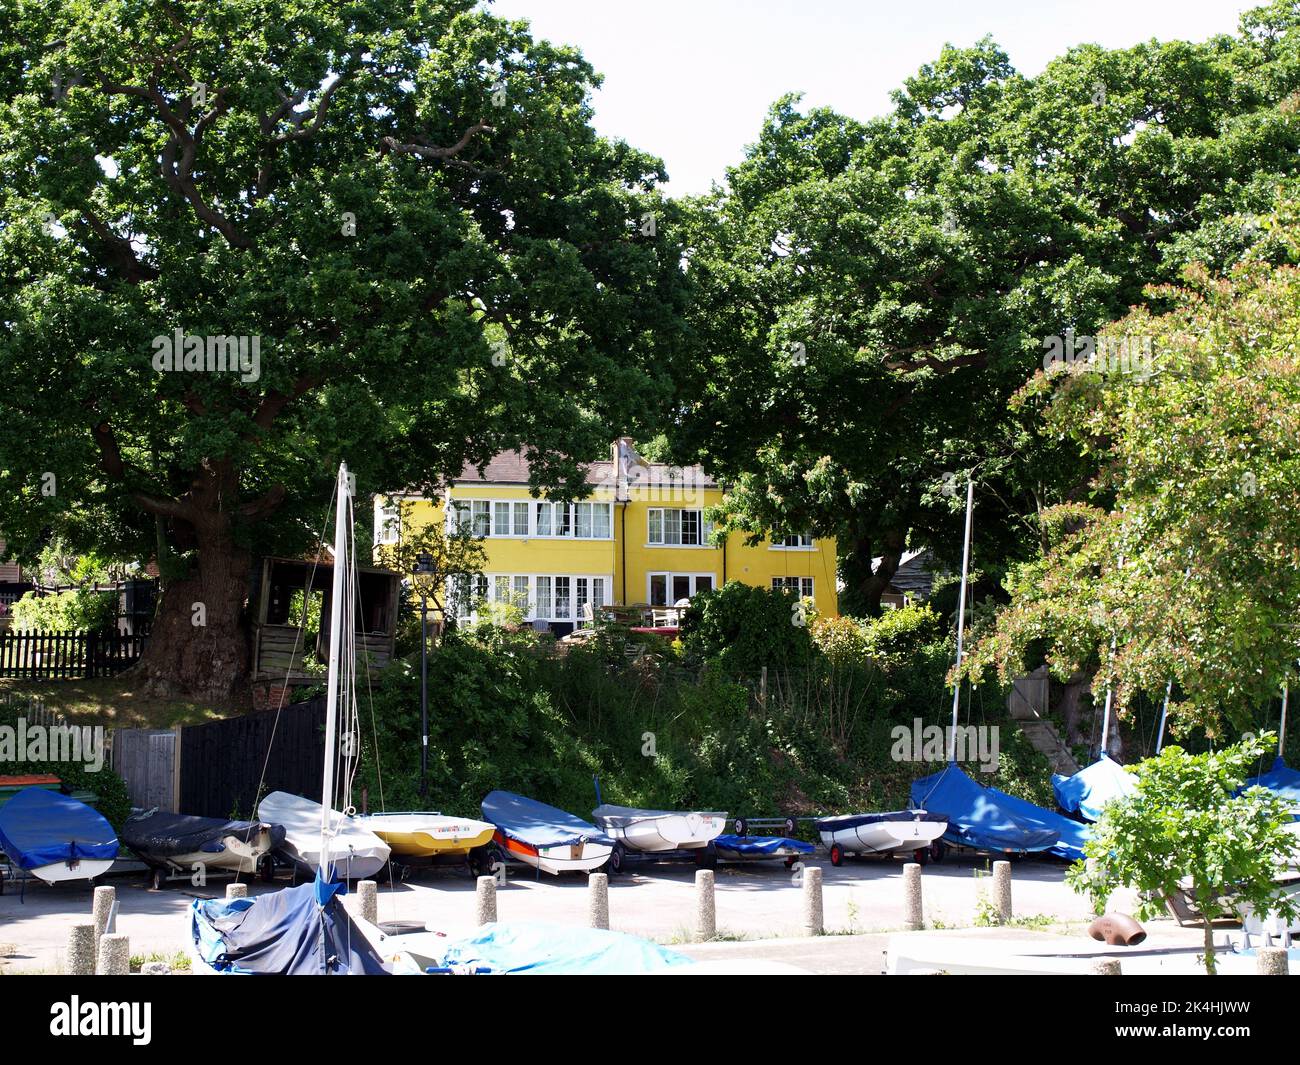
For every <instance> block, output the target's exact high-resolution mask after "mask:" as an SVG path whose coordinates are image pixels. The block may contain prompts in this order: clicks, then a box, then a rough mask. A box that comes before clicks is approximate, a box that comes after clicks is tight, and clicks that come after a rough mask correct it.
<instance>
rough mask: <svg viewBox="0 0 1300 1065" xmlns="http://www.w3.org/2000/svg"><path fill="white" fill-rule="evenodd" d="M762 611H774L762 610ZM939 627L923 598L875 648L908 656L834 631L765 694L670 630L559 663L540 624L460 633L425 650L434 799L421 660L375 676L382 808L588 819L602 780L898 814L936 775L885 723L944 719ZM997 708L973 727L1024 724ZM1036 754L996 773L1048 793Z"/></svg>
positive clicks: (745, 806)
mask: <svg viewBox="0 0 1300 1065" xmlns="http://www.w3.org/2000/svg"><path fill="white" fill-rule="evenodd" d="M778 601H779V600H778ZM784 609H785V610H788V609H789V604H788V602H787V603H785V604H784ZM787 616H788V615H786V614H785V613H783V614H782V617H783V618H784V617H787ZM753 620H755V621H756V623H757V624H759V625H766V624H768V622H769V620H770V619H769V618H768V617H767V615H766V614H765V613H764V612H763V611H758V612H757V613H756V615H755V617H754V619H753ZM814 624H815V627H816V631H817V632H819V633H820V634H821V637H820V638H821V639H822V640H823V641H827V640H829V639H830V638H829V637H827V636H826V634H827V633H828V632H830V631H831V630H833V629H834V630H839V631H840V633H841V634H842V635H844V634H846V633H847V629H846V626H845V625H840V624H838V623H836V624H835V625H829V624H827V623H826V622H825V621H824V620H823V619H817V620H816V621H815V623H814ZM848 624H849V625H854V624H855V623H852V622H849V623H848ZM934 626H935V622H934V620H933V618H932V617H931V616H929V615H927V613H926V612H925V611H924V610H921V609H918V610H916V611H913V612H910V613H909V614H906V615H904V617H903V619H900V620H898V621H895V622H893V623H892V625H891V624H884V625H883V628H882V631H881V633H879V634H878V635H879V639H880V643H881V645H882V646H884V647H891V648H894V649H895V651H896V653H894V654H889V655H885V656H884V659H883V664H881V663H879V662H877V661H876V659H874V658H873V657H871V656H870V655H866V654H865V653H864V649H865V648H866V647H867V645H868V639H869V637H868V636H867V635H864V634H865V633H869V632H870V631H871V630H872V628H873V626H872V625H864V626H860V627H859V630H858V632H857V635H856V636H848V635H845V637H844V639H843V640H840V639H839V637H836V640H838V641H839V642H838V643H837V644H836V646H837V647H838V648H839V650H838V651H834V652H833V653H831V654H826V655H823V654H819V653H811V654H810V655H809V657H808V658H807V660H806V661H805V662H804V664H803V665H802V666H801V667H800V668H798V669H781V668H775V667H773V668H770V669H769V673H768V686H767V689H766V691H765V692H763V691H762V690H761V689H760V687H759V683H758V677H757V675H756V674H738V673H731V672H728V671H726V670H724V669H722V668H721V667H720V663H719V662H718V661H716V660H715V661H712V662H706V663H704V664H703V665H700V664H699V663H698V662H697V661H696V660H694V659H693V658H692V657H691V656H689V655H688V657H687V662H688V664H687V665H683V663H682V662H680V661H679V660H678V658H677V656H676V655H675V654H674V653H673V652H672V650H671V649H670V648H669V647H668V646H667V645H666V644H665V643H664V641H662V640H658V639H654V638H646V637H638V636H637V635H636V634H631V633H629V632H628V631H627V630H626V629H625V628H623V627H621V626H616V625H605V626H601V627H599V628H598V629H597V631H596V633H595V635H594V636H592V637H591V638H590V639H589V640H587V641H586V642H584V643H583V644H580V645H575V646H572V647H569V648H567V649H566V652H565V653H564V654H563V655H558V656H556V655H551V654H546V653H543V651H542V644H541V642H540V641H539V640H538V638H537V637H536V635H535V634H533V633H532V632H530V631H528V630H523V631H517V632H516V631H512V630H511V629H510V628H509V627H503V626H499V625H489V624H483V625H477V626H474V627H473V628H471V629H468V630H460V631H457V632H455V633H454V634H451V635H449V636H448V638H447V639H446V640H445V641H444V643H443V645H442V646H441V647H438V648H434V649H433V650H432V651H431V652H430V658H429V677H430V688H429V718H430V740H429V744H430V746H429V765H430V792H429V796H428V797H427V798H426V799H421V798H420V796H419V795H418V793H417V791H416V787H417V781H418V775H419V774H418V766H419V750H420V743H419V667H418V661H417V662H415V663H409V662H404V661H398V662H396V663H394V665H393V666H392V667H391V668H389V669H388V670H386V671H385V672H384V673H383V674H382V675H381V677H380V679H379V683H378V686H377V688H376V691H375V703H374V715H375V732H376V734H377V738H378V750H379V752H380V758H379V759H378V762H379V764H380V765H382V771H383V800H382V801H383V802H384V804H385V805H386V806H387V807H388V808H389V809H399V808H403V807H405V808H411V807H412V806H413V805H417V804H421V803H422V804H423V805H425V806H426V807H428V806H432V807H434V808H443V809H447V810H449V811H453V812H463V813H469V812H471V811H473V810H475V809H476V808H477V806H478V803H479V801H480V800H481V799H482V798H483V796H484V795H485V794H486V793H487V792H488V791H490V790H492V789H494V788H505V789H507V790H513V791H520V792H523V793H525V794H528V795H532V796H534V797H536V798H538V799H541V800H542V801H544V802H549V803H552V804H554V805H557V806H560V807H562V808H564V809H568V810H571V811H573V812H574V813H577V814H579V815H585V814H586V813H587V812H588V811H590V810H591V809H592V807H593V806H594V804H595V803H594V800H595V792H594V789H593V787H592V777H593V775H595V776H599V778H600V781H601V790H602V794H603V796H604V797H605V799H606V800H607V801H610V802H618V803H624V804H627V805H633V806H644V807H651V808H660V809H663V808H681V807H694V808H707V809H725V810H727V811H729V812H732V813H736V814H745V815H749V816H761V815H765V814H773V813H783V812H788V811H794V812H801V813H814V812H824V811H831V810H847V809H855V808H862V809H871V808H881V807H882V806H883V807H887V808H896V807H898V806H901V805H905V804H906V803H907V801H908V789H909V787H910V784H911V782H912V780H913V779H915V778H916V777H917V776H919V775H921V774H922V773H924V772H926V771H928V770H927V769H926V767H918V766H916V765H915V764H912V763H899V762H894V761H893V760H892V759H891V757H890V750H891V746H892V741H891V738H890V734H889V730H890V728H891V727H892V726H893V725H894V724H897V723H905V724H908V725H911V724H912V722H913V720H914V719H915V718H917V717H919V718H921V719H922V720H923V722H924V723H926V724H943V723H946V722H947V715H948V699H947V693H946V690H945V673H946V671H947V667H948V663H949V661H950V660H951V655H952V642H951V639H949V638H946V637H942V636H940V637H939V638H937V639H933V640H932V641H931V642H928V643H921V642H919V641H920V640H921V639H922V634H923V633H926V632H927V631H929V632H932V631H933V629H934ZM640 639H649V642H648V643H647V644H646V647H647V649H648V650H649V649H650V648H654V650H652V651H651V653H649V654H647V655H645V656H643V657H641V658H640V659H639V660H638V661H637V662H636V663H635V664H634V665H629V663H628V659H627V656H626V649H627V647H628V645H629V643H630V642H632V641H633V640H640ZM908 641H917V642H916V643H915V644H914V646H913V650H912V657H911V658H910V659H905V658H904V657H903V654H902V653H901V650H899V649H900V648H901V647H902V646H903V645H904V644H906V643H907V642H908ZM742 642H744V643H746V645H748V642H747V641H742ZM841 651H842V652H843V653H840V652H841ZM989 703H990V712H989V713H988V714H985V713H984V712H983V708H982V701H979V706H978V707H977V709H976V710H975V711H974V713H973V716H974V718H975V723H980V724H1002V725H1003V726H1004V735H1005V734H1006V733H1007V732H1014V731H1015V730H1014V727H1012V728H1007V727H1005V726H1006V725H1007V723H1006V722H1005V721H1004V719H1003V717H1002V714H1003V709H1002V700H1001V699H1000V698H997V697H995V698H993V699H991V700H989ZM364 714H365V712H364V710H363V727H362V731H363V733H364V734H365V735H364V737H363V765H362V769H361V775H360V782H361V784H363V785H364V786H366V787H368V789H369V793H370V803H371V805H372V807H377V806H378V805H379V803H380V790H379V773H378V766H377V764H376V759H375V757H374V752H375V743H374V737H372V736H370V735H369V733H370V727H369V725H368V724H367V723H366V722H365V721H364ZM1005 746H1006V743H1005V741H1004V747H1005ZM1025 747H1026V750H1025V751H1020V750H1018V749H1017V748H1016V747H1015V746H1014V744H1012V747H1011V750H1010V752H1008V751H1006V750H1004V752H1003V758H1002V765H1001V767H1000V771H999V773H998V774H997V775H996V776H994V777H993V778H992V780H993V782H995V783H997V784H998V786H1000V787H1002V788H1004V789H1006V790H1008V791H1011V792H1013V793H1014V794H1018V795H1025V796H1026V797H1028V798H1032V799H1034V800H1035V801H1043V798H1044V796H1043V794H1042V789H1043V788H1044V787H1046V781H1047V779H1048V775H1049V773H1048V770H1047V766H1046V763H1045V762H1044V761H1043V760H1042V758H1041V756H1036V752H1033V751H1032V749H1029V748H1028V747H1027V745H1025ZM1035 756H1036V757H1037V761H1036V762H1035V761H1034V757H1035Z"/></svg>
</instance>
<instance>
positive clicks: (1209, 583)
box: [967, 201, 1300, 737]
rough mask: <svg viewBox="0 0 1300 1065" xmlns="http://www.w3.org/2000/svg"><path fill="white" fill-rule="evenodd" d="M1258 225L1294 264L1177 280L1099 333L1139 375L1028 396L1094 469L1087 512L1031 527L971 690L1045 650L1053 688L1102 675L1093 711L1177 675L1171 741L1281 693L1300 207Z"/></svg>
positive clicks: (1295, 493)
mask: <svg viewBox="0 0 1300 1065" xmlns="http://www.w3.org/2000/svg"><path fill="white" fill-rule="evenodd" d="M1266 229H1267V232H1268V233H1269V239H1270V242H1271V244H1270V246H1271V247H1272V248H1273V249H1274V250H1275V251H1276V249H1283V252H1284V254H1285V257H1286V258H1287V259H1288V260H1290V262H1288V263H1287V264H1284V265H1278V264H1276V263H1274V262H1273V261H1271V259H1272V256H1269V255H1264V254H1262V253H1261V254H1252V255H1249V256H1247V257H1246V258H1245V259H1243V260H1242V262H1241V263H1239V264H1238V265H1237V266H1235V267H1234V268H1233V270H1232V271H1231V273H1230V274H1229V275H1228V277H1226V278H1213V277H1211V276H1209V275H1208V274H1207V273H1206V272H1205V271H1204V270H1202V269H1200V268H1192V269H1189V270H1188V271H1187V273H1186V276H1185V286H1184V287H1183V288H1180V289H1176V290H1174V289H1170V290H1167V291H1165V292H1164V293H1163V294H1162V297H1163V298H1164V299H1166V300H1167V301H1169V303H1170V304H1171V305H1172V309H1171V310H1170V311H1168V312H1167V313H1165V314H1162V315H1155V314H1152V313H1151V312H1150V311H1148V310H1146V309H1137V310H1135V311H1133V313H1132V314H1130V315H1129V316H1128V318H1126V319H1125V320H1124V321H1122V322H1119V323H1117V324H1116V325H1115V326H1113V327H1112V328H1111V329H1110V330H1108V331H1107V334H1108V335H1122V336H1127V337H1130V338H1133V337H1139V338H1147V339H1148V340H1149V341H1150V342H1151V347H1152V350H1153V352H1154V353H1155V358H1156V361H1155V363H1154V368H1155V370H1156V373H1155V374H1154V376H1148V377H1145V378H1143V377H1139V376H1135V375H1131V374H1128V375H1126V374H1101V373H1097V372H1090V371H1089V370H1088V368H1087V367H1084V366H1075V367H1073V368H1070V369H1069V370H1067V371H1064V372H1057V371H1054V372H1053V373H1052V374H1051V375H1043V374H1040V375H1039V376H1038V377H1037V378H1036V379H1035V381H1034V382H1033V383H1032V384H1031V385H1029V386H1027V387H1026V389H1025V390H1024V392H1023V394H1022V396H1021V401H1022V402H1023V403H1025V404H1026V405H1032V406H1035V407H1037V408H1038V409H1040V410H1041V412H1042V417H1043V419H1044V424H1045V426H1046V427H1047V431H1050V432H1052V433H1055V434H1059V435H1062V436H1066V437H1068V438H1070V439H1071V440H1073V441H1074V442H1075V444H1076V446H1078V447H1080V448H1081V449H1082V450H1084V451H1087V452H1089V453H1090V454H1093V455H1095V456H1096V457H1097V459H1098V461H1099V462H1100V464H1101V468H1102V471H1103V472H1102V473H1101V474H1100V475H1098V476H1097V477H1096V478H1095V479H1094V481H1093V483H1092V486H1091V488H1092V494H1093V498H1094V499H1095V500H1096V502H1095V503H1094V504H1093V505H1091V506H1087V507H1085V506H1081V505H1078V504H1073V505H1071V506H1069V507H1065V508H1060V509H1059V510H1058V509H1049V510H1047V511H1045V512H1044V514H1043V516H1042V523H1043V526H1044V530H1045V536H1044V543H1045V548H1044V551H1043V552H1042V554H1041V555H1040V556H1039V557H1037V558H1035V559H1033V560H1031V561H1029V562H1026V563H1024V564H1023V565H1021V566H1019V567H1016V568H1014V569H1013V570H1012V571H1011V572H1010V574H1009V575H1008V577H1007V581H1006V585H1007V590H1008V591H1009V592H1010V595H1011V600H1012V602H1011V606H1010V607H1009V608H1008V609H1007V610H1005V611H1003V613H1002V614H1001V615H1000V617H999V618H998V622H997V626H996V628H995V629H994V630H993V631H991V632H989V633H988V634H987V635H986V636H985V637H984V638H983V639H982V640H978V641H976V643H975V644H974V646H973V647H972V653H971V656H970V658H969V659H968V660H967V661H968V666H969V670H968V672H969V674H970V675H972V676H976V677H978V676H981V675H983V674H984V673H985V672H988V671H989V670H990V669H991V668H993V667H996V669H997V671H998V674H999V676H1000V677H1001V678H1002V679H1003V680H1004V681H1007V680H1009V679H1010V678H1011V677H1012V676H1014V675H1017V674H1018V672H1019V671H1020V670H1021V669H1022V668H1023V667H1024V666H1025V665H1028V664H1036V663H1034V662H1032V661H1031V660H1032V659H1034V658H1037V657H1039V656H1041V655H1043V654H1045V655H1046V661H1047V662H1048V664H1049V666H1050V668H1051V670H1052V672H1053V674H1054V675H1055V676H1056V677H1057V678H1059V679H1065V678H1066V677H1068V676H1069V675H1070V674H1071V673H1073V672H1076V671H1078V670H1081V669H1090V668H1094V667H1096V666H1097V664H1098V663H1099V668H1097V672H1096V678H1095V680H1094V683H1093V693H1094V697H1096V698H1098V699H1100V698H1101V697H1102V693H1103V692H1104V690H1105V688H1106V687H1107V686H1111V687H1113V689H1114V692H1115V700H1116V704H1117V706H1118V707H1119V708H1120V709H1121V710H1123V709H1125V708H1127V707H1129V706H1130V705H1132V704H1133V703H1134V702H1135V701H1136V700H1137V699H1139V698H1141V697H1143V696H1145V697H1147V698H1152V699H1153V698H1159V697H1160V696H1162V695H1163V692H1164V689H1165V685H1166V683H1167V682H1168V680H1169V679H1170V678H1172V679H1173V681H1174V698H1173V700H1172V701H1171V703H1170V711H1169V713H1170V722H1171V728H1172V730H1173V731H1174V734H1175V735H1180V736H1181V735H1186V734H1187V733H1188V732H1189V731H1190V730H1193V729H1204V730H1205V732H1206V733H1207V734H1208V735H1209V736H1211V737H1214V736H1222V735H1224V733H1225V728H1224V725H1225V722H1224V718H1225V717H1226V719H1227V722H1228V723H1230V724H1231V725H1233V726H1235V727H1236V728H1239V729H1245V728H1250V727H1252V724H1253V715H1254V712H1255V710H1256V708H1257V707H1259V706H1261V705H1265V704H1266V703H1267V702H1268V700H1269V699H1270V697H1272V696H1273V695H1274V694H1275V693H1276V692H1277V691H1278V690H1279V688H1280V687H1281V686H1282V685H1283V684H1290V685H1291V686H1294V685H1295V682H1296V670H1295V659H1296V646H1297V645H1296V636H1295V627H1294V618H1295V615H1296V611H1297V609H1300V567H1297V566H1296V561H1295V560H1296V554H1295V551H1296V546H1295V545H1296V544H1297V543H1300V510H1298V509H1297V508H1296V506H1295V500H1296V498H1297V497H1300V462H1298V461H1297V458H1296V451H1295V440H1296V435H1297V432H1300V356H1298V355H1297V351H1296V345H1295V337H1296V335H1297V333H1298V332H1300V272H1298V271H1297V270H1296V268H1295V266H1294V265H1291V263H1294V262H1296V261H1300V202H1297V201H1287V202H1285V203H1284V204H1283V205H1282V206H1281V207H1280V208H1279V211H1278V213H1277V214H1276V215H1275V216H1274V217H1272V218H1270V219H1267V220H1266ZM1121 560H1122V563H1123V564H1122V565H1121ZM1112 642H1113V643H1114V649H1113V650H1112Z"/></svg>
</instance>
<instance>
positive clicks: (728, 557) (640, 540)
mask: <svg viewBox="0 0 1300 1065" xmlns="http://www.w3.org/2000/svg"><path fill="white" fill-rule="evenodd" d="M613 496H614V493H613V490H612V489H610V488H603V487H601V488H596V489H594V490H593V492H592V494H591V495H590V496H589V497H588V499H587V500H584V502H608V501H612V499H613ZM630 496H631V498H630V500H629V501H628V502H626V503H616V504H614V508H613V519H612V533H613V536H612V538H611V539H576V538H572V537H563V538H561V537H553V538H552V537H538V536H534V537H531V538H515V537H497V536H489V537H487V538H486V540H485V541H484V548H485V550H486V553H487V561H486V563H485V565H484V570H483V571H484V573H485V574H487V575H488V576H489V578H490V577H491V576H492V575H494V574H573V575H584V576H594V577H609V578H612V584H611V587H610V589H609V591H608V592H607V597H608V599H609V600H610V601H611V602H612V603H614V604H617V605H636V604H643V603H647V602H648V601H649V598H648V596H649V577H650V574H652V573H668V574H708V575H710V576H711V577H712V585H713V587H715V588H720V587H722V585H723V583H724V582H725V581H728V580H739V581H743V582H744V583H746V584H750V585H755V586H757V587H763V588H767V587H771V582H772V578H773V577H811V578H812V579H813V596H814V599H815V600H816V609H817V612H818V613H819V614H823V615H830V616H834V615H837V614H838V612H839V610H838V607H839V604H838V598H837V595H836V590H835V542H834V540H830V539H819V540H817V541H815V543H814V546H813V547H812V548H811V549H774V548H772V546H771V544H770V543H768V542H767V541H763V542H761V543H759V544H756V545H754V546H753V547H750V546H747V545H746V544H745V542H744V537H743V536H741V535H739V534H734V533H733V534H732V535H731V536H729V537H728V539H727V543H726V545H725V547H721V548H719V547H712V546H705V547H694V546H676V545H673V546H666V545H656V544H651V543H650V542H649V515H650V511H651V509H652V508H658V507H663V508H672V509H678V508H683V509H703V508H707V507H711V506H716V505H718V504H719V503H721V502H722V491H721V490H720V489H717V488H701V487H694V486H687V487H680V486H663V487H659V486H653V485H651V486H648V487H634V488H632V489H631V491H630ZM451 497H452V499H454V500H471V499H486V500H510V501H527V502H529V503H530V504H531V503H533V502H535V501H536V500H535V499H534V497H532V496H531V495H529V493H528V489H527V488H526V487H524V486H522V485H501V484H461V485H457V486H455V487H454V488H453V489H452V492H451ZM402 502H403V510H404V513H405V516H406V520H407V522H408V523H411V524H414V525H415V526H416V527H418V526H421V525H424V524H426V523H428V522H430V521H434V522H441V521H443V520H444V519H443V508H442V506H441V505H437V506H435V505H434V504H432V503H431V502H430V501H429V500H427V499H406V500H403V501H402ZM378 506H379V503H378V501H377V502H376V521H378ZM668 601H669V603H671V602H673V601H674V600H673V596H672V595H671V594H670V595H669V599H668Z"/></svg>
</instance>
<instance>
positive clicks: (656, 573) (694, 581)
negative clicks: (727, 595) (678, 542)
mask: <svg viewBox="0 0 1300 1065" xmlns="http://www.w3.org/2000/svg"><path fill="white" fill-rule="evenodd" d="M656 577H664V578H666V580H665V582H664V586H665V588H666V590H667V592H668V594H669V595H670V596H671V593H672V589H673V578H675V577H688V578H690V582H691V584H690V589H691V590H690V592H689V593H688V594H687V596H686V598H687V599H690V598H693V597H694V596H695V595H697V594H698V593H699V592H700V591H702V590H703V589H701V588H700V586H699V579H700V578H701V577H707V578H708V580H709V582H710V583H709V590H714V591H716V590H717V587H718V575H717V574H716V573H706V572H700V573H683V572H682V571H680V570H653V571H652V572H650V573H647V574H646V575H645V601H646V603H647V604H649V605H650V606H673V605H675V604H676V602H677V600H676V599H672V598H670V599H669V601H668V602H666V603H656V602H655V601H654V597H653V593H652V591H651V589H652V588H653V587H654V579H655V578H656Z"/></svg>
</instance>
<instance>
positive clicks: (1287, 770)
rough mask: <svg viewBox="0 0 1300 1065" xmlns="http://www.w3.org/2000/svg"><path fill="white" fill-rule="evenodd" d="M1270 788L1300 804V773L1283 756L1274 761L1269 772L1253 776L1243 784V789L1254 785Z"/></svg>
mask: <svg viewBox="0 0 1300 1065" xmlns="http://www.w3.org/2000/svg"><path fill="white" fill-rule="evenodd" d="M1256 786H1258V787H1261V788H1268V790H1269V791H1275V792H1277V793H1278V794H1279V795H1280V796H1282V798H1284V799H1288V800H1290V801H1291V802H1293V803H1295V804H1296V805H1297V806H1300V773H1298V772H1296V771H1295V770H1294V769H1292V768H1291V767H1290V766H1289V765H1287V764H1286V763H1285V762H1284V761H1282V759H1281V758H1278V759H1276V760H1275V761H1274V762H1273V768H1272V769H1270V770H1269V771H1268V772H1267V773H1261V774H1260V775H1259V776H1257V777H1251V778H1250V779H1249V780H1248V781H1246V783H1245V784H1243V785H1242V790H1243V791H1244V790H1245V789H1246V788H1252V787H1256Z"/></svg>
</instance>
